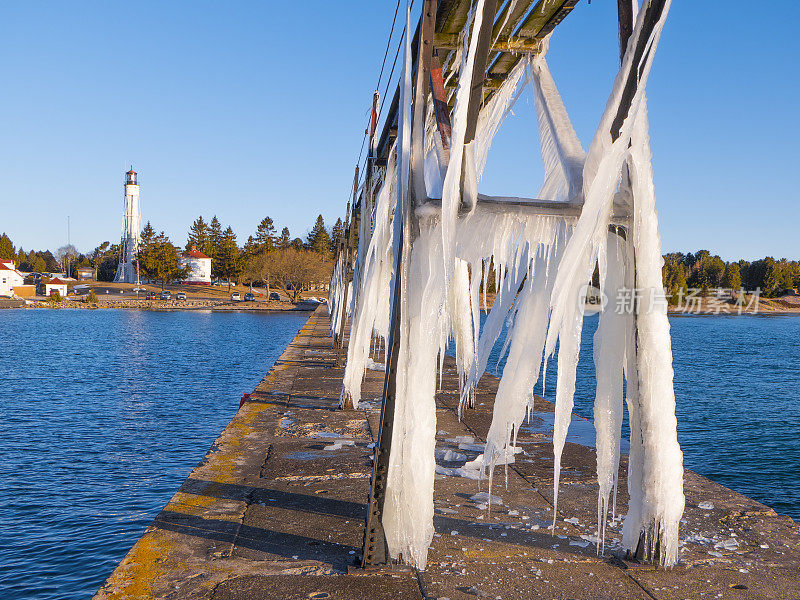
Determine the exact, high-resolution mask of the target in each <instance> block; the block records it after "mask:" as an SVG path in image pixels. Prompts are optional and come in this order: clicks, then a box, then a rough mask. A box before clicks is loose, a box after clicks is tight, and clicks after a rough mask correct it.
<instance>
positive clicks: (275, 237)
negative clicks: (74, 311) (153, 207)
mask: <svg viewBox="0 0 800 600" xmlns="http://www.w3.org/2000/svg"><path fill="white" fill-rule="evenodd" d="M343 233H344V226H343V224H342V220H341V219H338V220H337V221H336V223H335V224H334V225H333V227H332V228H331V229H330V231H329V230H328V228H327V227H326V226H325V220H324V219H323V217H322V215H319V216H318V217H317V219H316V222H315V223H314V226H313V228H312V229H311V231H310V233H309V234H308V235H307V236H306V238H305V239H302V238H300V237H292V235H291V233H290V232H289V228H288V227H283V228H282V229H281V231H280V233H278V231H277V227H276V225H275V223H274V221H273V220H272V218H270V217H265V218H264V219H262V220H261V222H260V223H259V224H258V225H257V227H256V229H255V232H254V233H253V234H252V235H250V236H248V238H247V240H246V242H245V243H244V245H242V246H241V247H240V246H239V243H238V240H237V236H236V234H235V232H234V231H233V228H232V227H230V226H228V227H224V228H223V225H222V224H221V222H220V221H219V219H218V218H217V217H216V216H214V217H213V218H212V219H211V220H210V221H206V220H205V219H204V218H203V217H202V216H200V217H198V218H197V219H195V220H194V222H193V223H192V224H191V226H190V227H189V230H188V236H187V241H186V244H185V247H184V250H185V251H189V250H191V249H192V248H196V249H197V250H199V251H200V252H202V253H203V254H205V255H207V256H209V257H211V259H212V260H211V275H212V278H214V279H221V280H225V281H228V282H229V283H231V282H239V281H244V282H245V283H249V284H250V285H251V286H252V285H255V284H264V285H267V286H270V285H271V286H273V287H278V288H281V289H285V291H286V293H287V295H289V296H290V298H292V299H293V300H297V299H298V298H299V294H300V292H301V291H302V290H303V289H306V288H308V287H310V286H311V285H318V284H321V283H327V281H328V280H329V279H330V274H331V271H332V269H333V255H334V253H335V248H336V244H337V241H338V239H339V238H340V236H341V235H343ZM180 256H181V249H180V248H179V247H177V246H176V245H175V244H173V243H172V241H171V240H170V238H169V236H167V235H166V234H165V233H164V232H163V231H161V232H156V230H155V229H154V228H153V226H152V224H151V223H150V222H149V221H148V222H147V224H146V225H145V226H144V229H143V230H142V232H141V235H140V242H139V252H138V256H137V259H138V263H139V273H140V276H141V278H142V279H143V280H150V281H154V282H159V283H161V284H162V285H165V284H168V283H171V282H175V281H181V280H183V279H185V278H186V276H187V274H188V273H187V271H188V269H187V268H185V267H183V266H182V265H181V262H180ZM0 258H7V259H11V260H14V261H15V262H16V264H17V268H18V269H19V270H20V271H24V272H35V273H43V272H44V273H53V272H63V273H65V274H67V276H70V277H74V276H75V275H76V271H77V269H78V268H80V267H91V268H94V269H96V270H97V279H98V280H99V281H113V280H114V276H115V275H116V272H117V265H118V264H119V258H120V245H119V244H112V243H110V242H108V241H106V242H103V243H102V244H100V245H98V246H97V247H96V248H94V249H93V250H92V251H91V252H87V253H81V252H78V251H77V250H76V249H75V247H74V246H71V245H67V246H62V247H61V248H59V249H58V250H57V251H56V253H55V254H53V253H52V252H51V251H50V250H43V251H36V250H30V251H27V252H26V251H25V250H23V249H22V248H21V247H20V248H16V247H15V245H14V243H13V241H12V240H11V238H10V237H9V236H8V235H7V234H6V233H3V234H2V235H0Z"/></svg>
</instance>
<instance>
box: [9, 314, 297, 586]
mask: <svg viewBox="0 0 800 600" xmlns="http://www.w3.org/2000/svg"><path fill="white" fill-rule="evenodd" d="M307 317H308V314H307V313H288V314H284V313H282V314H255V313H245V312H238V313H237V312H233V313H211V312H200V311H191V312H190V311H186V312H153V311H125V310H95V311H89V310H58V311H56V310H52V311H50V310H0V348H2V358H0V419H1V420H2V435H0V490H2V500H3V501H2V504H0V523H2V525H0V529H2V543H0V598H3V599H9V600H10V599H15V600H16V599H32V598H36V599H59V600H64V599H77V598H91V596H92V595H93V594H94V592H95V591H97V589H98V588H99V587H100V585H102V583H103V581H104V580H105V579H106V577H108V575H109V574H110V573H111V571H112V570H113V569H114V567H115V566H116V564H117V562H119V560H120V559H121V558H122V557H123V556H125V553H126V552H127V551H128V549H129V548H130V547H131V546H132V545H133V543H134V542H135V541H136V540H137V539H138V538H139V536H140V535H141V534H142V532H143V531H144V529H145V527H147V525H149V523H150V522H151V521H152V519H153V518H154V517H155V516H156V514H157V513H158V512H159V510H160V509H161V508H162V507H163V506H164V504H166V502H167V501H168V500H169V498H170V497H172V494H173V493H174V492H175V491H176V490H177V488H178V486H179V485H180V484H181V482H182V481H183V480H184V479H185V478H186V476H187V475H188V474H189V472H190V471H191V470H192V469H193V468H194V466H195V465H196V464H197V463H198V462H199V461H200V459H201V458H202V457H203V456H204V455H205V453H206V452H207V451H208V448H209V447H210V445H211V443H212V442H213V441H214V440H215V439H216V437H217V436H218V435H219V433H220V431H221V430H222V429H223V428H224V426H225V425H226V424H227V422H228V421H229V420H230V419H231V417H233V415H234V413H235V412H236V409H237V408H238V405H239V404H238V403H239V398H240V397H241V395H242V394H243V393H245V392H249V391H251V390H252V389H253V388H254V387H255V385H256V384H257V383H258V382H259V381H260V380H261V378H262V377H263V376H264V375H265V374H266V372H267V370H268V368H269V367H270V366H271V365H272V363H273V362H274V361H275V359H277V358H278V356H280V354H281V352H283V349H284V348H285V347H286V345H287V344H288V342H289V341H290V340H291V339H292V338H293V337H294V335H295V334H296V333H297V331H298V329H299V328H300V327H301V326H302V324H303V323H304V322H305V320H306V318H307Z"/></svg>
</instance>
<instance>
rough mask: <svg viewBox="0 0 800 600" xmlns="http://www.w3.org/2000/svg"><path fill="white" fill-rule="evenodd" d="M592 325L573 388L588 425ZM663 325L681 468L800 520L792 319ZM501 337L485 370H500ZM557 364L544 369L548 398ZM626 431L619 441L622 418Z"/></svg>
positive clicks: (590, 323) (796, 326)
mask: <svg viewBox="0 0 800 600" xmlns="http://www.w3.org/2000/svg"><path fill="white" fill-rule="evenodd" d="M597 322H598V317H597V315H594V316H587V317H586V319H585V325H584V329H583V337H582V340H581V353H580V362H579V363H578V378H577V382H576V390H575V412H576V413H578V414H579V415H580V416H582V417H584V418H585V419H588V420H590V421H591V419H592V412H593V407H594V386H595V379H594V362H593V359H592V336H593V335H594V332H595V329H596V328H597ZM670 325H671V333H672V351H673V368H674V370H675V396H676V403H677V407H676V412H677V416H678V439H679V441H680V443H681V448H682V449H683V456H684V466H686V467H687V468H689V469H691V470H693V471H696V472H697V473H700V474H701V475H705V476H706V477H709V478H710V479H713V480H714V481H716V482H718V483H721V484H722V485H725V486H727V487H729V488H732V489H734V490H736V491H738V492H741V493H742V494H745V495H746V496H750V497H751V498H755V499H756V500H759V501H760V502H763V503H765V504H767V505H769V506H771V507H772V508H774V509H775V510H776V511H778V512H779V513H783V514H788V515H791V516H792V517H793V518H794V519H795V520H799V521H800V486H798V485H797V473H798V471H800V317H797V316H762V317H759V316H752V315H748V316H714V317H710V316H692V317H671V318H670ZM502 341H503V336H501V339H500V340H498V343H497V344H496V345H495V349H494V352H493V356H492V359H491V360H490V367H492V368H490V372H495V370H494V369H495V368H496V369H497V371H496V372H497V373H498V374H501V373H502V368H503V365H504V362H503V361H502V360H501V361H500V362H499V368H497V364H498V362H497V359H498V355H499V353H500V349H501V347H502ZM555 362H556V361H555V359H551V361H550V363H549V364H548V368H547V382H546V386H545V391H546V393H545V398H547V399H548V400H550V401H554V400H555V389H556V365H555ZM536 393H538V394H541V382H540V383H539V384H537V386H536ZM626 412H627V411H626ZM624 426H625V431H624V432H623V433H624V435H625V436H627V435H628V431H627V415H625V422H624Z"/></svg>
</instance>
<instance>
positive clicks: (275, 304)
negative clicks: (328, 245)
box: [20, 298, 317, 311]
mask: <svg viewBox="0 0 800 600" xmlns="http://www.w3.org/2000/svg"><path fill="white" fill-rule="evenodd" d="M316 307H317V304H316V303H310V302H300V303H298V304H292V303H291V302H280V301H269V302H267V301H263V302H230V301H226V300H204V299H191V298H190V299H188V300H144V299H141V298H139V299H137V298H124V299H113V300H106V299H100V300H98V301H97V302H92V303H89V302H83V301H82V300H73V299H63V300H61V302H48V301H44V300H32V301H28V302H27V303H26V304H25V305H24V306H22V307H20V308H31V309H35V308H40V309H41V308H53V309H67V308H72V309H75V308H78V309H101V308H127V309H136V310H209V309H211V310H250V311H312V310H314V309H315V308H316Z"/></svg>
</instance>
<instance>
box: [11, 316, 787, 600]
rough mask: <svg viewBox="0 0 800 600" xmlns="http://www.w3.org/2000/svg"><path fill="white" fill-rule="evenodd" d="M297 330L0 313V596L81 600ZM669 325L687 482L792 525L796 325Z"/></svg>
mask: <svg viewBox="0 0 800 600" xmlns="http://www.w3.org/2000/svg"><path fill="white" fill-rule="evenodd" d="M306 317H307V315H305V314H302V313H301V314H296V313H295V314H252V313H244V312H242V313H210V312H149V311H123V310H98V311H82V310H73V311H63V310H58V311H55V310H52V311H50V310H36V311H34V310H0V348H1V349H2V357H1V358H0V421H1V422H2V427H3V431H2V435H0V493H1V494H2V498H3V502H2V504H0V523H2V532H3V543H2V544H0V592H2V593H0V598H14V599H26V600H27V599H34V598H35V599H41V600H44V599H59V600H61V599H66V600H73V599H79V598H83V599H85V598H90V597H91V596H92V594H93V593H94V592H95V591H96V590H97V588H98V587H99V586H100V585H102V583H103V581H104V580H105V579H106V577H107V576H108V575H109V574H110V572H111V571H112V570H113V568H114V567H115V566H116V564H117V562H118V561H119V560H120V559H121V558H122V557H123V556H124V555H125V553H126V552H127V551H128V549H129V548H130V547H131V546H132V545H133V543H134V542H135V541H136V540H137V539H138V538H139V536H140V535H141V533H142V531H144V529H145V527H146V526H147V525H148V524H149V523H150V522H151V520H152V519H153V518H154V517H155V515H156V514H157V513H158V512H159V510H160V509H161V508H162V507H163V506H164V504H165V503H166V502H167V501H168V500H169V498H170V497H171V496H172V494H173V493H174V492H175V490H176V489H177V488H178V486H179V485H180V484H181V482H182V481H183V479H184V478H185V477H186V476H187V475H188V474H189V472H190V471H191V470H192V468H193V467H194V466H195V465H196V464H197V462H198V461H199V460H200V459H201V458H202V457H203V456H204V455H205V453H206V451H207V450H208V448H209V446H210V445H211V443H212V442H213V440H214V439H215V438H216V437H217V435H218V434H219V433H220V431H221V430H222V429H223V427H224V426H225V424H226V423H227V422H228V421H229V420H230V418H231V417H232V416H233V414H234V413H235V411H236V409H237V407H238V402H239V398H240V397H241V395H242V393H244V392H249V391H251V390H252V389H253V387H254V386H255V385H256V384H257V383H258V382H259V381H260V380H261V378H262V377H263V376H264V374H265V373H266V371H267V369H268V367H269V366H270V365H271V364H272V363H273V362H274V360H275V359H276V358H277V357H278V356H279V355H280V353H281V352H282V351H283V349H284V347H285V346H286V344H287V343H288V342H289V340H290V339H291V338H292V337H293V336H294V335H295V333H296V332H297V330H298V329H299V327H300V326H301V325H302V324H303V322H304V321H305V319H306ZM596 323H597V317H596V316H595V317H588V318H587V319H586V327H585V330H584V336H583V343H582V348H581V363H580V365H579V374H578V385H577V390H576V398H575V410H576V411H577V412H578V414H580V415H583V416H584V417H587V418H589V419H591V415H592V402H593V395H594V368H593V362H592V357H591V336H592V334H593V332H594V328H595V327H596ZM671 323H672V339H673V350H674V367H675V389H676V395H677V402H678V408H677V410H678V428H679V437H680V441H681V444H682V447H683V451H684V457H685V464H686V466H687V467H689V468H691V469H693V470H695V471H697V472H699V473H701V474H703V475H706V476H708V477H711V478H712V479H714V480H716V481H718V482H720V483H722V484H724V485H726V486H729V487H731V488H733V489H736V490H738V491H740V492H742V493H744V494H746V495H748V496H751V497H753V498H756V499H758V500H760V501H762V502H765V503H766V504H768V505H770V506H772V507H774V508H775V509H776V510H777V511H778V512H782V513H787V514H790V515H792V516H793V517H794V518H796V519H800V488H798V486H797V485H796V482H795V479H796V472H797V468H798V464H800V368H798V367H799V366H800V317H751V316H745V317H681V318H672V319H671ZM554 376H555V368H554V365H551V368H549V369H548V382H547V386H546V387H547V390H548V391H547V394H546V395H547V396H548V397H549V398H552V392H554V391H555V379H554ZM536 391H537V393H538V392H540V389H539V388H538V387H537V390H536Z"/></svg>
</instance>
